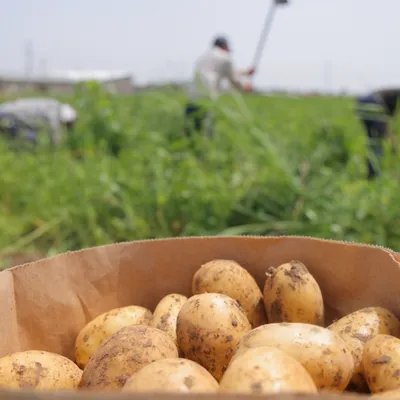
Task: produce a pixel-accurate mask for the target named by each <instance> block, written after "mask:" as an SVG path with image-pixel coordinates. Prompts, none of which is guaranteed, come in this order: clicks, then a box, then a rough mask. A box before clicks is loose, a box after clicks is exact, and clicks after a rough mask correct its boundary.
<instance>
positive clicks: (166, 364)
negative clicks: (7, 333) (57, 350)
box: [0, 260, 400, 397]
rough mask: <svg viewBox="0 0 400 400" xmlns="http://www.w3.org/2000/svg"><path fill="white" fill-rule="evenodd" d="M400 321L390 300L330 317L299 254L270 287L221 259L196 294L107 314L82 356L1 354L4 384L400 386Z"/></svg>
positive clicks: (94, 324) (364, 389) (80, 344)
mask: <svg viewBox="0 0 400 400" xmlns="http://www.w3.org/2000/svg"><path fill="white" fill-rule="evenodd" d="M399 337H400V322H399V320H398V319H397V318H396V316H395V315H394V314H393V313H392V312H391V311H390V310H387V309H385V308H382V307H367V308H363V309H361V310H358V311H355V312H353V313H351V314H349V315H346V316H344V317H342V318H341V319H339V320H337V321H335V322H333V323H332V324H330V325H329V326H326V323H325V315H324V301H323V296H322V293H321V290H320V287H319V285H318V283H317V282H316V280H315V279H314V277H313V276H312V275H311V274H310V272H309V271H308V269H307V267H306V266H305V265H304V264H303V263H301V262H299V261H291V262H288V263H286V264H283V265H280V266H277V267H271V268H269V269H268V270H267V271H266V279H265V282H264V287H263V290H262V291H261V290H260V288H259V287H258V285H257V283H256V281H255V279H254V278H253V277H252V276H251V275H250V274H249V272H248V271H247V270H246V269H245V268H243V267H242V266H240V265H239V264H238V263H237V262H235V261H231V260H212V261H210V262H208V263H206V264H204V265H202V266H201V267H200V268H199V269H198V270H197V272H196V273H195V274H194V276H193V280H192V295H191V297H189V298H187V297H186V296H184V295H182V294H175V293H173V294H169V295H167V296H165V297H164V298H162V299H161V300H160V301H159V303H158V305H157V307H156V308H155V309H154V311H153V312H151V311H150V310H149V309H147V308H145V307H142V306H139V305H132V306H127V307H121V308H117V309H114V310H110V311H108V312H106V313H104V314H102V315H99V316H98V317H96V318H95V319H93V320H92V321H90V322H89V323H88V324H87V325H86V326H84V327H82V330H81V331H80V332H79V334H78V335H77V337H76V341H75V349H76V358H75V360H74V361H72V360H69V359H67V358H65V357H63V356H61V355H58V354H54V353H49V352H44V351H34V350H32V351H25V352H18V353H14V354H11V355H8V356H6V357H3V358H1V359H0V388H31V389H32V388H33V389H40V390H42V389H46V390H64V389H71V390H93V391H121V392H131V393H132V392H148V391H152V392H203V393H244V394H269V393H284V392H291V393H310V394H315V393H318V392H321V391H330V392H336V393H338V392H339V393H340V392H344V391H356V392H359V393H366V394H370V395H372V396H373V397H377V396H379V397H382V396H394V397H395V396H396V395H398V396H400V339H399Z"/></svg>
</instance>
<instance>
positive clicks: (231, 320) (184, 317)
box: [176, 293, 251, 381]
mask: <svg viewBox="0 0 400 400" xmlns="http://www.w3.org/2000/svg"><path fill="white" fill-rule="evenodd" d="M250 329H251V325H250V322H249V321H248V319H247V317H246V315H245V313H244V311H243V309H242V308H241V307H240V305H239V304H238V302H237V301H236V300H233V299H232V298H230V297H228V296H226V295H224V294H220V293H204V294H198V295H195V296H193V297H191V298H190V299H189V300H188V301H187V302H186V303H185V304H184V305H183V307H182V308H181V311H180V312H179V315H178V322H177V329H176V333H177V336H178V343H179V348H180V351H181V354H182V355H183V357H185V358H187V359H189V360H193V361H195V362H197V363H198V364H200V365H202V366H203V367H204V368H206V369H207V371H208V372H210V373H211V375H212V376H213V377H214V378H215V379H216V380H217V381H219V380H220V379H221V377H222V374H223V373H224V372H225V370H226V368H227V366H228V364H229V361H230V359H231V357H232V355H233V353H234V350H235V349H236V345H237V343H238V342H239V340H240V338H241V337H242V336H243V335H244V334H245V333H246V332H248V331H250Z"/></svg>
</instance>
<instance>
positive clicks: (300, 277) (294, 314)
mask: <svg viewBox="0 0 400 400" xmlns="http://www.w3.org/2000/svg"><path fill="white" fill-rule="evenodd" d="M266 275H267V279H266V280H265V284H264V290H263V294H264V305H265V310H266V312H267V317H268V320H269V322H303V323H306V324H314V325H320V326H324V320H325V314H324V302H323V298H322V293H321V290H320V288H319V285H318V283H317V281H316V280H315V279H314V277H313V276H312V275H311V274H310V272H309V271H308V270H307V268H306V266H305V265H304V264H303V263H301V262H300V261H291V262H289V263H286V264H282V265H280V266H278V267H276V268H274V267H271V268H269V270H268V271H267V273H266Z"/></svg>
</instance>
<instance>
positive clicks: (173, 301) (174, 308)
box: [150, 293, 187, 346]
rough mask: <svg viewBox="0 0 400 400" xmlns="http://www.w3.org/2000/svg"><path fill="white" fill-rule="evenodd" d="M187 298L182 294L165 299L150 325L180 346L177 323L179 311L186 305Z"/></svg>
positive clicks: (162, 300) (156, 310)
mask: <svg viewBox="0 0 400 400" xmlns="http://www.w3.org/2000/svg"><path fill="white" fill-rule="evenodd" d="M186 301H187V297H186V296H183V295H182V294H177V293H172V294H169V295H167V296H165V297H163V298H162V299H161V300H160V301H159V303H158V304H157V306H156V308H155V309H154V312H153V318H152V320H151V323H150V325H151V326H154V328H158V329H160V330H162V331H164V332H166V333H167V334H168V335H169V336H170V337H171V339H172V340H173V341H174V343H175V344H176V345H177V346H178V339H177V337H176V321H177V319H178V314H179V311H180V310H181V308H182V306H183V305H184V304H185V303H186Z"/></svg>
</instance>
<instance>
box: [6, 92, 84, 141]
mask: <svg viewBox="0 0 400 400" xmlns="http://www.w3.org/2000/svg"><path fill="white" fill-rule="evenodd" d="M77 116H78V114H77V112H76V110H75V109H74V108H72V107H71V106H70V105H69V104H65V103H61V102H59V101H58V100H55V99H52V98H22V99H17V100H14V101H9V102H4V103H1V104H0V135H4V136H6V137H8V138H9V139H26V140H28V141H30V142H31V143H33V144H37V141H38V133H39V132H40V131H41V130H42V129H43V130H46V131H47V132H48V134H49V137H50V144H51V145H53V146H56V145H58V144H59V143H60V142H61V138H62V134H63V129H65V130H67V131H69V130H71V129H72V128H73V127H74V125H75V122H76V120H77Z"/></svg>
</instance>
